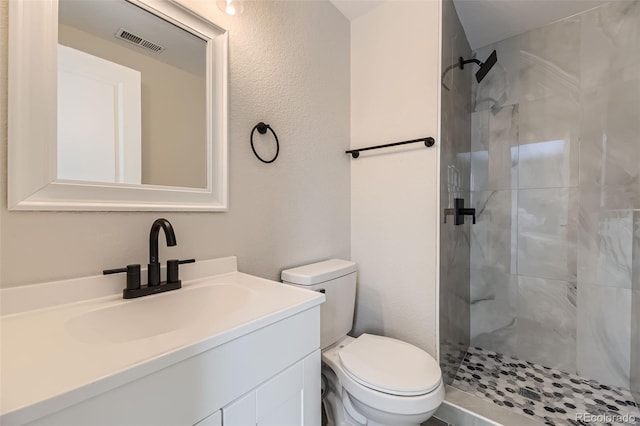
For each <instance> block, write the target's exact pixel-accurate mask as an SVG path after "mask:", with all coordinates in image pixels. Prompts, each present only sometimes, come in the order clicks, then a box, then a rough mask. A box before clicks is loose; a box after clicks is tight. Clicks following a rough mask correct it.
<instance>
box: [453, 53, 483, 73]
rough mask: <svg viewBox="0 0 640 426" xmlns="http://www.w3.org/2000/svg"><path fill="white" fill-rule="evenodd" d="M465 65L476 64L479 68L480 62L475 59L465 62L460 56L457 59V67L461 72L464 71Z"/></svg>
mask: <svg viewBox="0 0 640 426" xmlns="http://www.w3.org/2000/svg"><path fill="white" fill-rule="evenodd" d="M465 64H478V65H479V66H482V62H481V61H480V60H478V59H476V58H473V59H467V60H466V61H465V60H464V58H463V57H462V56H460V58H459V59H458V66H459V67H460V69H461V70H463V69H464V66H465Z"/></svg>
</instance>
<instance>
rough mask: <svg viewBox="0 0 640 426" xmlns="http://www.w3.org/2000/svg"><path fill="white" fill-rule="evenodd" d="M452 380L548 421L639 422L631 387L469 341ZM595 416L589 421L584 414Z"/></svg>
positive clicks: (592, 425)
mask: <svg viewBox="0 0 640 426" xmlns="http://www.w3.org/2000/svg"><path fill="white" fill-rule="evenodd" d="M453 386H454V387H455V388H457V389H460V390H462V391H464V392H467V393H470V394H472V395H475V396H477V397H480V398H483V399H487V400H489V401H491V402H493V403H494V404H496V405H499V406H501V407H503V408H506V409H508V410H512V411H515V412H518V413H520V414H524V415H527V416H531V417H532V418H534V419H535V420H539V421H540V423H541V424H547V425H563V426H564V425H589V426H596V425H619V424H624V425H640V409H639V408H638V405H637V404H636V402H635V401H634V400H633V397H632V395H631V393H630V392H629V391H628V390H626V389H621V388H616V387H612V386H606V385H601V384H600V383H598V382H596V381H595V380H589V379H585V378H582V377H580V376H577V375H575V374H568V373H564V372H562V371H558V370H554V369H552V368H548V367H544V366H542V365H538V364H533V363H531V362H528V361H521V360H519V359H517V358H512V357H510V356H507V355H502V354H499V353H496V352H491V351H488V350H485V349H482V348H477V347H470V348H469V349H468V351H467V353H466V355H465V357H464V361H463V362H462V365H461V366H460V368H459V369H458V372H457V374H456V377H455V379H454V382H453ZM583 413H588V414H589V415H592V416H596V417H592V418H589V419H585V420H589V421H585V420H582V419H584V417H579V416H578V415H579V414H583Z"/></svg>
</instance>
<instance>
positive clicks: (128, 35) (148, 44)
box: [115, 28, 165, 54]
mask: <svg viewBox="0 0 640 426" xmlns="http://www.w3.org/2000/svg"><path fill="white" fill-rule="evenodd" d="M115 35H116V38H119V39H120V40H124V41H126V42H127V43H131V44H135V45H136V46H138V47H141V48H143V49H145V50H148V51H150V52H153V53H156V54H158V53H161V52H162V51H163V50H164V49H165V48H164V47H163V46H160V45H159V44H157V43H154V42H152V41H149V40H146V39H144V38H142V37H140V36H137V35H135V34H134V33H132V32H131V31H128V30H125V29H124V28H120V29H119V30H118V32H116V34H115Z"/></svg>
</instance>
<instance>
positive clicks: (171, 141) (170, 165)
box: [57, 0, 208, 188]
mask: <svg viewBox="0 0 640 426" xmlns="http://www.w3.org/2000/svg"><path fill="white" fill-rule="evenodd" d="M206 45H207V44H206V42H205V41H204V40H202V39H201V38H199V37H197V36H196V35H194V34H191V33H190V32H188V31H185V30H183V29H182V28H180V27H178V26H176V25H173V24H172V23H170V22H167V21H165V20H163V19H161V18H159V17H157V16H155V15H153V14H151V13H149V12H147V11H146V10H144V9H142V8H140V7H138V6H136V5H134V4H132V3H129V2H128V1H125V0H93V1H86V0H61V1H60V2H59V27H58V135H57V136H58V137H57V140H58V143H57V151H58V153H57V154H58V170H57V177H58V179H64V180H72V181H89V182H102V183H104V182H112V183H120V184H135V185H139V184H143V185H163V186H176V187H190V188H205V187H206V186H207V184H206V183H207V172H208V171H207V165H208V161H207V158H208V147H207V107H206V102H207V97H206V93H207V61H206V47H207V46H206Z"/></svg>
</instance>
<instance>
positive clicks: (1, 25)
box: [0, 0, 350, 287]
mask: <svg viewBox="0 0 640 426" xmlns="http://www.w3.org/2000/svg"><path fill="white" fill-rule="evenodd" d="M183 2H185V3H186V2H187V0H183ZM188 3H189V4H192V6H193V7H194V8H197V9H198V10H199V11H200V12H202V13H205V14H207V15H208V16H210V17H212V18H213V19H217V17H218V16H220V15H221V12H219V11H218V10H217V8H216V7H215V1H202V0H190V1H188ZM7 4H8V0H0V141H1V145H0V146H1V147H2V149H1V150H0V152H1V153H2V158H3V160H2V162H1V174H0V176H2V186H1V188H2V189H1V192H2V193H1V203H2V204H1V208H0V234H1V235H0V252H1V258H0V265H1V273H2V276H1V279H0V284H1V285H2V286H5V287H7V286H15V285H22V284H26V283H33V282H41V281H47V280H53V279H63V278H67V277H79V276H85V275H93V274H99V273H100V272H101V271H102V269H104V268H109V267H117V266H122V265H125V264H127V263H141V264H146V263H147V262H148V256H149V254H148V250H149V248H148V236H149V228H150V226H151V223H152V221H153V220H154V219H155V218H157V217H162V216H164V217H166V218H167V219H169V220H170V221H171V222H172V224H173V225H174V227H175V229H176V236H177V240H178V245H177V247H172V248H166V247H165V246H164V243H161V246H160V256H161V258H162V259H163V260H165V259H167V258H168V257H169V256H170V257H177V258H187V257H195V258H198V259H205V258H212V257H219V256H227V255H238V262H239V268H240V270H241V271H245V272H248V273H252V274H256V275H259V276H264V277H268V278H272V279H279V272H280V270H281V269H282V268H286V267H290V266H293V265H298V264H301V263H305V262H309V261H316V260H321V259H325V258H328V257H342V258H348V257H349V252H350V251H349V244H350V243H349V199H350V198H349V197H350V196H349V165H350V161H349V159H348V158H347V156H346V155H345V154H344V150H345V149H348V146H349V23H348V21H347V20H346V19H345V18H344V17H343V16H342V15H341V14H340V13H339V12H338V10H337V9H335V7H334V6H333V5H331V3H329V2H328V1H307V2H290V1H282V2H275V1H268V2H245V8H244V9H245V10H244V14H243V15H240V16H238V17H233V18H227V17H223V19H224V20H225V21H226V23H227V24H228V27H229V29H230V147H229V148H230V209H229V212H227V213H166V214H165V213H144V212H142V213H135V212H132V213H122V212H102V213H101V212H75V213H70V212H59V213H45V212H10V211H7V205H6V176H7V170H6V160H5V159H6V149H7V96H6V93H7V65H6V62H7ZM258 121H265V122H267V123H269V124H271V126H272V127H273V128H274V129H276V131H277V132H278V136H279V138H280V142H281V150H280V156H279V158H278V160H277V161H276V162H275V163H273V164H270V165H265V164H263V163H261V162H259V161H258V160H257V159H256V158H255V157H254V156H253V153H252V152H251V148H250V146H249V133H250V131H251V128H252V127H253V126H254V125H255V124H256V123H257V122H258ZM123 283H124V277H123Z"/></svg>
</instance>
